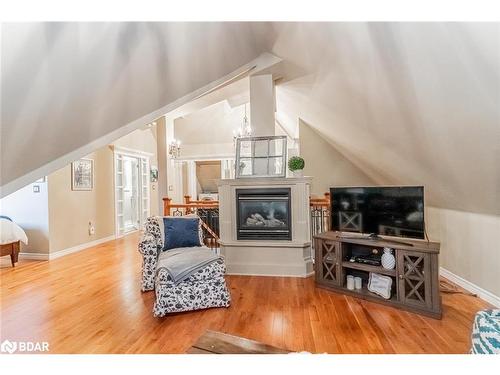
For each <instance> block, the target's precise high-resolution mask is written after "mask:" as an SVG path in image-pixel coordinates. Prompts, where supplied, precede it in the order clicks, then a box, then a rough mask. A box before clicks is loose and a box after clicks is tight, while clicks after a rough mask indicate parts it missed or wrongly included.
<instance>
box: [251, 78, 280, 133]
mask: <svg viewBox="0 0 500 375" xmlns="http://www.w3.org/2000/svg"><path fill="white" fill-rule="evenodd" d="M275 107H276V106H275V91H274V82H273V76H272V75H271V74H264V75H257V76H251V77H250V120H251V124H252V128H253V134H254V135H255V136H267V135H274V134H275V123H274V121H275V117H274V116H275Z"/></svg>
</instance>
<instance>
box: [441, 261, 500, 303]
mask: <svg viewBox="0 0 500 375" xmlns="http://www.w3.org/2000/svg"><path fill="white" fill-rule="evenodd" d="M439 274H440V275H441V276H442V277H444V278H446V279H448V280H450V281H452V282H454V283H455V284H457V285H458V286H460V287H462V288H464V289H465V290H467V291H468V292H471V293H474V294H477V296H478V297H479V298H481V299H482V300H485V301H486V302H488V303H491V304H492V305H493V306H495V307H500V297H498V296H496V295H494V294H493V293H491V292H488V291H487V290H484V289H483V288H481V287H479V286H477V285H476V284H473V283H471V282H470V281H468V280H465V279H464V278H462V277H460V276H457V275H455V274H454V273H453V272H450V271H448V270H447V269H445V268H443V267H439Z"/></svg>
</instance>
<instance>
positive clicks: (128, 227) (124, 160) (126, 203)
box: [115, 151, 150, 236]
mask: <svg viewBox="0 0 500 375" xmlns="http://www.w3.org/2000/svg"><path fill="white" fill-rule="evenodd" d="M149 179H150V177H149V158H148V157H146V156H142V155H140V154H138V155H135V154H133V153H122V152H117V151H115V212H116V234H117V235H118V236H120V235H123V234H125V233H127V232H131V231H134V230H137V229H140V228H141V227H142V226H143V225H144V223H145V222H146V219H147V218H148V217H149V211H150V180H149Z"/></svg>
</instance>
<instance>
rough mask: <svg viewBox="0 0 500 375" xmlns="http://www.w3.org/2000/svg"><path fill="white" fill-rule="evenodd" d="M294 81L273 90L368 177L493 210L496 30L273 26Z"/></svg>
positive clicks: (499, 160)
mask: <svg viewBox="0 0 500 375" xmlns="http://www.w3.org/2000/svg"><path fill="white" fill-rule="evenodd" d="M273 26H274V28H275V34H276V40H275V42H274V45H273V47H272V50H271V51H272V53H274V54H276V55H277V56H279V57H281V58H282V59H283V60H284V61H285V62H286V63H287V64H288V65H289V66H290V70H291V71H294V72H296V71H299V72H300V74H298V75H297V74H295V78H292V79H289V80H288V81H286V82H283V83H282V84H280V85H279V86H278V87H277V89H276V95H277V110H278V113H277V117H278V119H279V120H280V122H281V123H282V124H283V125H284V126H286V127H287V128H288V129H289V131H295V130H296V127H297V118H299V117H300V118H302V119H303V120H304V121H306V122H307V123H308V124H309V125H311V126H312V127H313V128H315V129H316V130H317V131H318V132H320V133H321V134H322V135H323V136H324V137H325V138H326V139H327V140H328V141H329V142H330V144H331V145H332V146H333V147H335V148H336V149H337V150H338V151H340V152H341V153H342V154H343V155H344V156H345V157H347V158H348V159H349V160H351V161H352V162H354V163H355V164H356V165H358V166H359V167H360V168H361V169H362V170H363V171H364V172H365V173H367V174H368V175H369V176H370V177H371V178H372V179H373V180H374V181H376V182H377V183H379V184H389V185H402V184H403V185H409V184H417V185H425V187H426V199H427V203H429V204H431V205H434V206H438V207H445V208H452V209H458V210H465V211H471V212H480V213H489V214H497V215H498V214H500V26H499V24H493V23H490V24H488V23H321V24H318V23H290V24H274V25H273Z"/></svg>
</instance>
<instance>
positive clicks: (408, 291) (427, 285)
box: [397, 250, 432, 310]
mask: <svg viewBox="0 0 500 375" xmlns="http://www.w3.org/2000/svg"><path fill="white" fill-rule="evenodd" d="M397 253H398V254H397V261H398V283H399V300H400V302H402V303H404V304H406V305H411V306H414V307H416V308H420V309H425V310H428V309H431V308H432V295H431V293H432V292H431V290H432V288H431V287H432V285H431V283H432V277H431V269H430V256H429V254H427V253H419V252H414V251H405V250H398V251H397Z"/></svg>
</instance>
